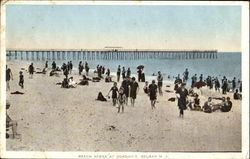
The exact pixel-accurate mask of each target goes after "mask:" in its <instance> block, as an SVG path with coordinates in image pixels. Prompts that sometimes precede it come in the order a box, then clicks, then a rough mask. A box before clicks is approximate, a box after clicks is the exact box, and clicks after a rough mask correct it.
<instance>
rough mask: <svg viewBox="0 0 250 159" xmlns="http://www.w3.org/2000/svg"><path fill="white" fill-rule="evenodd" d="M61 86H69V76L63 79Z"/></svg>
mask: <svg viewBox="0 0 250 159" xmlns="http://www.w3.org/2000/svg"><path fill="white" fill-rule="evenodd" d="M61 88H69V82H68V79H67V78H64V79H63V81H62V85H61Z"/></svg>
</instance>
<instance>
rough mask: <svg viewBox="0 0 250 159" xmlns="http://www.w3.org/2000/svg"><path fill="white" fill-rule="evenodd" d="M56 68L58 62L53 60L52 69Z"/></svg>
mask: <svg viewBox="0 0 250 159" xmlns="http://www.w3.org/2000/svg"><path fill="white" fill-rule="evenodd" d="M55 69H56V63H55V61H53V62H52V70H55Z"/></svg>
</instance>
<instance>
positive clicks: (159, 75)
mask: <svg viewBox="0 0 250 159" xmlns="http://www.w3.org/2000/svg"><path fill="white" fill-rule="evenodd" d="M157 81H158V89H159V95H161V96H162V85H163V76H162V74H161V72H160V71H159V72H158V76H157Z"/></svg>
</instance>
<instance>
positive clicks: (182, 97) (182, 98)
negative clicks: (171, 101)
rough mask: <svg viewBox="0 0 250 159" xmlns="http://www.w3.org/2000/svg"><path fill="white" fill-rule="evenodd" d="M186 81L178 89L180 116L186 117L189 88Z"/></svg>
mask: <svg viewBox="0 0 250 159" xmlns="http://www.w3.org/2000/svg"><path fill="white" fill-rule="evenodd" d="M185 85H186V83H181V86H180V87H179V88H177V90H176V96H177V98H178V107H179V109H180V115H179V117H182V118H183V117H184V110H185V109H187V106H186V105H187V99H186V98H187V96H188V90H187V89H186V88H185Z"/></svg>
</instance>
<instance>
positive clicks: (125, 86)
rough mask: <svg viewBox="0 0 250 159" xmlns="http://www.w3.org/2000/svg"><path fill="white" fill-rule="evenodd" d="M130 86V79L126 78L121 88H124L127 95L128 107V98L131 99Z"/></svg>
mask: <svg viewBox="0 0 250 159" xmlns="http://www.w3.org/2000/svg"><path fill="white" fill-rule="evenodd" d="M129 85H130V80H129V78H126V77H125V78H124V80H123V81H122V85H121V87H123V88H124V94H125V95H126V101H125V103H126V105H127V104H128V97H129Z"/></svg>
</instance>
